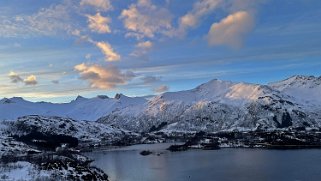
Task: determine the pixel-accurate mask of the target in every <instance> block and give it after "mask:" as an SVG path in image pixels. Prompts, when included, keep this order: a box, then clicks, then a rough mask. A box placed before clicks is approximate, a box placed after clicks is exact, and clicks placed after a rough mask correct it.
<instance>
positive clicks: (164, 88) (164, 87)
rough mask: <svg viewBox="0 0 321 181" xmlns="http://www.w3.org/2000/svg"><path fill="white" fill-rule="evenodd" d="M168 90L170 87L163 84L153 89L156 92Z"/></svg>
mask: <svg viewBox="0 0 321 181" xmlns="http://www.w3.org/2000/svg"><path fill="white" fill-rule="evenodd" d="M168 90H169V87H168V86H167V85H161V86H159V87H157V88H155V89H153V91H154V92H156V93H162V92H166V91H168Z"/></svg>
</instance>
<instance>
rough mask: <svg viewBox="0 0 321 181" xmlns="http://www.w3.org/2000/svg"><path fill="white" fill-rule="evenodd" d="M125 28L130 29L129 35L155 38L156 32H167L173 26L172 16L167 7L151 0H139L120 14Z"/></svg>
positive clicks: (139, 37) (138, 37)
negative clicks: (158, 5)
mask: <svg viewBox="0 0 321 181" xmlns="http://www.w3.org/2000/svg"><path fill="white" fill-rule="evenodd" d="M120 19H122V20H123V23H124V26H125V28H126V29H127V30H128V31H129V32H128V33H127V34H126V36H127V37H136V38H137V39H141V38H144V37H148V38H153V37H154V36H155V34H159V33H160V34H165V33H166V32H167V31H168V30H169V29H171V28H172V25H171V21H172V16H171V14H170V12H169V11H168V10H167V9H165V8H160V7H157V6H156V5H154V4H152V3H151V1H150V0H138V1H137V3H136V4H132V5H130V6H129V8H128V9H124V10H123V11H122V13H121V15H120Z"/></svg>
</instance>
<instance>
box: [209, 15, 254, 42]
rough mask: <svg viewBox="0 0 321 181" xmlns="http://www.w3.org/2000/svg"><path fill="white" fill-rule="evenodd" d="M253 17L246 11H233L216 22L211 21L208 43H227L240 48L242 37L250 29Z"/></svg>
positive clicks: (252, 24)
mask: <svg viewBox="0 0 321 181" xmlns="http://www.w3.org/2000/svg"><path fill="white" fill-rule="evenodd" d="M253 26H254V17H253V15H252V14H251V13H249V12H246V11H238V12H235V13H233V14H231V15H229V16H227V17H226V18H224V19H222V20H221V21H220V22H218V23H213V24H212V26H211V29H210V31H209V33H208V43H209V44H210V45H227V46H231V47H233V48H240V47H241V46H242V44H243V39H244V37H245V36H246V35H247V34H248V33H249V31H251V30H252V28H253Z"/></svg>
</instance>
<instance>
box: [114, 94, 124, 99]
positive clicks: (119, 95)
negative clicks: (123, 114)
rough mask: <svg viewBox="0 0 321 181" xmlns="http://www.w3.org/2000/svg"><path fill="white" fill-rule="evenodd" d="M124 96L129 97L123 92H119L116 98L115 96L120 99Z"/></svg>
mask: <svg viewBox="0 0 321 181" xmlns="http://www.w3.org/2000/svg"><path fill="white" fill-rule="evenodd" d="M122 97H127V96H125V95H124V94H122V93H117V94H116V95H115V97H114V98H115V99H120V98H122Z"/></svg>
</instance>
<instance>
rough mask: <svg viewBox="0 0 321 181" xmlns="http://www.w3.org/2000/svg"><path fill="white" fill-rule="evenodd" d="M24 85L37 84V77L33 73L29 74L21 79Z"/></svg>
mask: <svg viewBox="0 0 321 181" xmlns="http://www.w3.org/2000/svg"><path fill="white" fill-rule="evenodd" d="M23 82H24V83H25V85H37V84H38V82H37V77H36V76H35V75H29V76H28V77H27V78H26V79H24V80H23Z"/></svg>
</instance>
